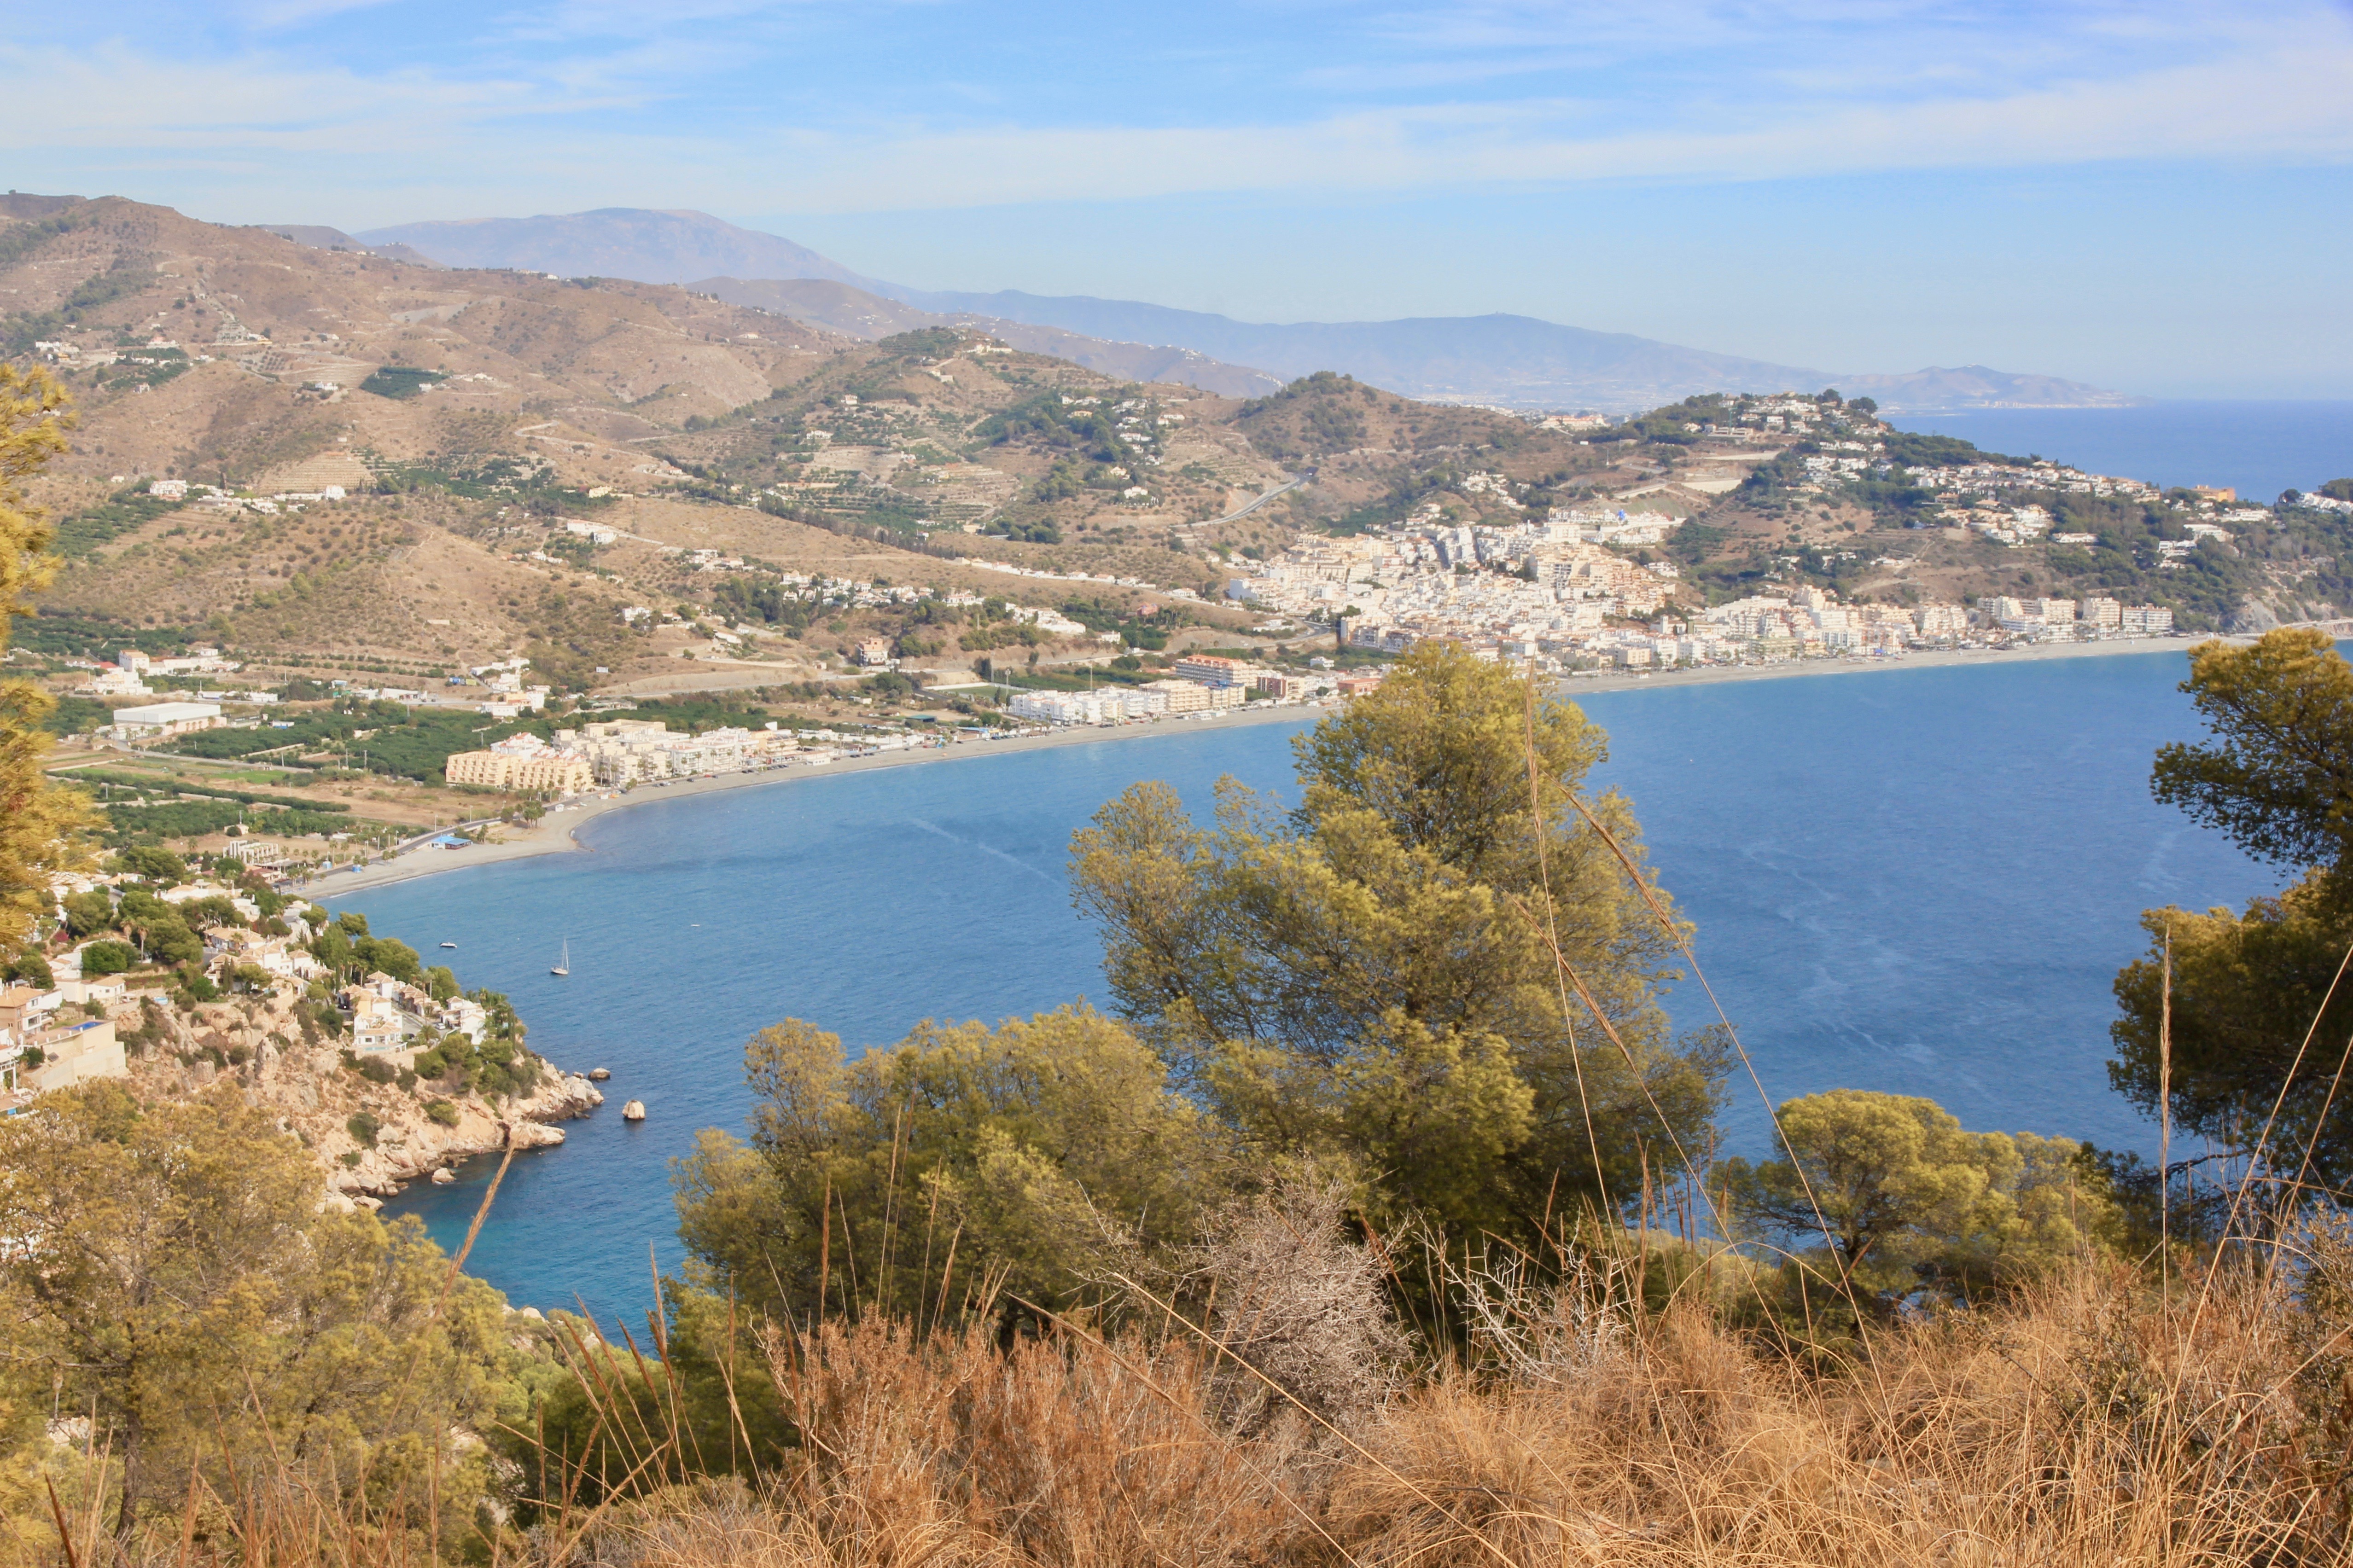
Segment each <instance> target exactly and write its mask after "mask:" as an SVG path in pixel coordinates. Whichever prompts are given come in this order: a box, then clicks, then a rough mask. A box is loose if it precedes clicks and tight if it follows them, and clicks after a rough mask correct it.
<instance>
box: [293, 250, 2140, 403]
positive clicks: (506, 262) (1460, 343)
mask: <svg viewBox="0 0 2353 1568" xmlns="http://www.w3.org/2000/svg"><path fill="white" fill-rule="evenodd" d="M276 232H278V233H280V234H284V235H286V236H287V237H289V238H297V239H301V240H302V242H303V243H305V244H312V245H317V244H322V243H325V242H323V241H322V240H320V239H314V238H311V235H312V234H314V233H315V234H321V235H328V236H332V237H334V239H335V240H337V241H341V242H343V244H347V245H353V246H359V247H366V248H369V249H374V250H377V251H381V252H385V253H386V254H397V253H401V252H406V253H407V255H406V258H420V259H421V258H431V259H433V260H435V261H438V262H440V263H443V264H445V265H448V266H451V267H519V268H530V269H532V270H534V271H542V272H554V273H558V274H561V275H563V276H565V277H588V276H596V277H607V278H627V279H633V280H636V281H638V282H645V283H681V284H689V285H690V286H691V287H692V288H694V289H698V290H700V291H702V292H704V293H709V294H715V295H717V296H718V297H719V298H721V299H723V300H728V301H730V302H731V303H735V304H744V305H758V306H760V307H761V308H763V309H766V310H776V311H778V312H779V313H781V314H785V315H789V316H793V317H795V318H796V319H798V320H803V321H810V322H812V323H813V324H816V325H818V326H825V327H829V328H832V329H833V330H834V331H842V332H848V333H850V334H852V335H855V336H858V337H863V338H869V339H872V338H880V337H883V336H887V335H889V334H890V333H891V332H894V331H908V330H910V329H912V328H913V327H919V326H928V325H935V324H940V323H943V322H955V323H960V324H968V325H973V326H976V327H980V328H982V329H983V330H986V331H991V332H992V333H994V334H995V335H997V336H998V337H1001V338H1003V339H1004V340H1005V341H1006V342H1008V343H1012V344H1013V345H1014V346H1016V347H1018V348H1022V349H1027V350H1033V351H1035V352H1038V353H1051V354H1056V355H1059V356H1061V357H1063V358H1066V359H1071V360H1074V361H1076V362H1077V363H1081V364H1085V365H1088V366H1090V367H1091V368H1093V369H1097V370H1101V371H1103V372H1105V373H1106V374H1120V375H1133V376H1134V377H1135V378H1136V379H1138V380H1151V379H1161V380H1172V381H1180V382H1186V383H1189V384H1193V385H1197V386H1200V387H1203V388H1205V389H1207V390H1211V391H1216V392H1221V393H1228V394H1251V393H1257V392H1262V391H1268V390H1271V389H1272V387H1273V386H1274V385H1276V384H1280V383H1281V382H1284V381H1289V380H1291V379H1293V378H1294V377H1297V376H1301V375H1305V374H1309V373H1311V372H1313V371H1318V370H1336V371H1344V372H1345V373H1347V374H1351V375H1354V376H1356V378H1357V379H1358V380H1361V381H1368V382H1371V383H1373V384H1376V385H1379V386H1383V387H1387V388H1388V389H1389V390H1391V391H1393V392H1398V393H1403V394H1405V395H1408V396H1409V397H1416V398H1422V399H1426V400H1436V401H1442V402H1455V403H1479V404H1489V405H1498V406H1503V407H1513V408H1560V409H1578V408H1596V409H1603V410H1608V411H1609V412H1613V413H1622V412H1628V411H1631V410H1634V409H1638V408H1646V407H1652V406H1656V405H1659V404H1662V403H1671V402H1672V401H1674V400H1675V399H1677V398H1680V397H1685V396H1689V395H1692V394H1694V393H1698V392H1715V391H1725V392H1775V391H1781V390H1785V389H1788V390H1805V391H1812V390H1818V389H1820V388H1821V387H1824V386H1836V387H1838V388H1839V389H1840V390H1841V392H1844V393H1846V394H1848V395H1851V396H1858V395H1869V396H1871V397H1873V398H1875V399H1877V400H1878V402H1879V404H1880V405H1882V406H1883V407H1884V408H1886V409H1888V410H1890V411H1891V412H1905V413H1926V412H1931V411H1938V412H1942V411H1950V410H1955V409H1965V408H2020V407H2093V406H2119V405H2129V404H2137V403H2142V402H2146V401H2147V399H2144V398H2138V397H2134V396H2131V395H2126V394H2124V393H2118V392H2109V391H2105V390H2103V389H2101V388H2099V387H2094V386H2086V385H2084V384H2081V383H2079V382H2072V381H2063V380H2061V379H2059V378H2058V377H2056V376H2048V375H2036V374H2018V373H2014V372H2009V371H1998V370H1992V369H1989V368H1987V367H1986V366H1983V365H1965V366H1962V367H1959V368H1957V369H1949V370H1947V369H1940V368H1931V369H1927V370H1921V371H1913V372H1910V373H1906V374H1868V373H1865V374H1856V373H1852V372H1845V373H1841V372H1831V371H1822V370H1814V369H1809V368H1806V367H1804V366H1800V365H1785V364H1774V363H1768V362H1766V361H1762V360H1752V359H1743V358H1740V357H1738V356H1736V355H1733V354H1720V353H1710V352H1708V351H1706V350H1704V349H1693V348H1684V347H1682V346H1680V345H1678V344H1674V343H1664V342H1657V341H1655V340H1653V339H1650V338H1640V337H1635V336H1632V335H1630V334H1629V333H1625V332H1598V331H1590V330H1588V329H1586V328H1583V327H1568V326H1561V325H1558V324H1556V323H1555V322H1551V321H1539V320H1537V319H1536V318H1535V317H1532V316H1509V315H1490V316H1430V317H1418V318H1410V319H1408V320H1404V321H1341V322H1324V321H1302V322H1293V323H1289V324H1272V323H1258V322H1250V321H1234V320H1232V319H1230V318H1229V317H1225V316H1218V315H1210V314H1208V313H1205V312H1202V311H1198V310H1173V309H1171V308H1169V307H1167V306H1164V305H1151V304H1145V303H1141V302H1138V301H1134V300H1097V299H1092V298H1089V297H1087V296H1083V295H1071V296H1042V295H1036V294H1025V293H1020V292H1018V291H1011V290H1008V291H1004V292H999V293H994V294H971V293H955V292H940V291H934V290H925V289H910V288H907V287H905V286H903V285H901V284H896V283H891V282H887V281H885V280H883V279H875V278H868V277H865V276H863V275H862V274H860V273H858V272H854V271H852V270H851V269H850V268H847V267H844V266H842V265H841V264H840V263H839V262H837V261H833V260H831V259H829V258H826V257H824V256H820V255H818V253H817V252H816V251H814V250H811V249H809V248H808V247H806V246H802V245H796V244H795V243H793V242H792V241H791V240H789V239H784V238H781V237H777V236H776V235H770V234H761V233H758V232H756V231H754V230H752V229H745V228H738V227H737V226H734V225H733V224H731V223H726V222H724V221H723V220H721V219H719V218H715V217H712V216H710V215H709V214H707V213H698V212H685V211H679V212H670V211H650V210H647V209H644V208H638V207H604V208H599V209H598V210H596V211H595V212H586V213H571V214H565V215H562V216H542V217H529V218H476V219H470V220H465V221H459V222H441V223H413V224H400V225H396V226H392V227H389V228H378V229H370V230H368V231H366V232H365V233H363V234H360V235H357V236H346V235H343V234H341V233H340V232H339V231H336V230H332V229H311V228H304V227H302V226H284V227H279V228H277V230H276ZM330 247H331V248H332V245H331V246H330ZM396 247H397V248H396ZM818 285H823V287H818Z"/></svg>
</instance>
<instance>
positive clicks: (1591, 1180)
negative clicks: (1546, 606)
mask: <svg viewBox="0 0 2353 1568" xmlns="http://www.w3.org/2000/svg"><path fill="white" fill-rule="evenodd" d="M1294 746H1295V748H1296V751H1297V753H1298V758H1299V776H1300V782H1301V784H1302V785H1303V798H1302V800H1301V803H1300V805H1299V806H1298V808H1297V809H1296V810H1294V811H1292V812H1290V813H1288V814H1284V813H1282V812H1280V811H1278V810H1277V809H1276V808H1275V807H1274V805H1272V804H1271V802H1270V801H1268V800H1267V799H1265V798H1264V797H1261V796H1260V795H1255V794H1253V793H1252V792H1250V791H1248V790H1246V789H1243V788H1242V787H1240V785H1238V784H1234V783H1232V782H1231V781H1224V782H1221V783H1220V784H1219V801H1218V817H1217V822H1216V825H1215V826H1201V825H1198V824H1197V823H1195V822H1194V821H1193V820H1192V819H1191V818H1190V817H1189V816H1187V814H1186V812H1185V810H1184V808H1183V806H1182V805H1181V803H1180V802H1179V801H1178V799H1177V796H1176V792H1175V791H1173V790H1171V789H1169V788H1168V787H1167V786H1166V785H1165V784H1138V785H1136V786H1134V788H1132V789H1130V790H1128V791H1127V792H1126V793H1125V794H1124V795H1121V796H1120V797H1119V798H1118V799H1117V800H1114V801H1113V802H1112V803H1111V804H1110V805H1107V806H1105V807H1104V808H1103V810H1102V811H1101V812H1100V813H1098V814H1097V816H1096V817H1095V819H1094V825H1093V826H1092V827H1090V828H1088V829H1086V830H1084V831H1082V832H1081V833H1080V834H1079V835H1078V836H1077V837H1076V839H1075V840H1074V844H1073V858H1072V875H1073V879H1074V882H1075V884H1076V888H1077V894H1076V897H1077V901H1078V904H1079V907H1080V908H1081V910H1082V911H1084V912H1085V913H1086V914H1088V915H1090V916H1092V918H1093V919H1094V920H1095V921H1097V922H1098V923H1099V924H1100V925H1101V926H1102V927H1103V933H1104V943H1105V960H1104V966H1105V969H1106V972H1107V973H1108V975H1109V978H1110V982H1111V987H1112V993H1113V995H1114V996H1115V997H1116V998H1117V999H1118V1004H1119V1009H1120V1011H1121V1013H1122V1014H1123V1015H1124V1016H1125V1017H1127V1018H1128V1019H1129V1020H1131V1021H1132V1022H1133V1023H1134V1025H1135V1026H1137V1028H1138V1029H1139V1030H1140V1031H1141V1032H1142V1034H1143V1036H1144V1037H1145V1039H1146V1040H1147V1041H1148V1042H1150V1043H1151V1045H1152V1046H1153V1047H1155V1049H1156V1050H1158V1051H1159V1052H1160V1054H1161V1055H1162V1057H1163V1058H1164V1059H1165V1060H1166V1061H1167V1063H1168V1064H1169V1067H1170V1068H1171V1070H1172V1072H1173V1073H1174V1075H1175V1077H1176V1080H1177V1081H1178V1082H1179V1083H1180V1084H1181V1085H1183V1086H1184V1087H1185V1088H1186V1089H1188V1090H1189V1091H1191V1092H1193V1093H1195V1094H1197V1095H1198V1096H1199V1097H1200V1098H1201V1100H1202V1101H1203V1103H1204V1104H1206V1105H1207V1106H1208V1108H1209V1109H1210V1110H1211V1111H1212V1112H1213V1113H1214V1114H1215V1115H1216V1116H1217V1117H1218V1118H1219V1121H1222V1122H1223V1123H1224V1124H1225V1125H1227V1126H1228V1127H1229V1128H1230V1129H1231V1130H1232V1131H1234V1133H1235V1134H1237V1135H1238V1136H1239V1137H1240V1139H1241V1141H1242V1142H1243V1145H1244V1147H1245V1148H1246V1149H1248V1150H1249V1151H1250V1152H1252V1153H1253V1154H1255V1155H1257V1156H1259V1157H1261V1158H1312V1159H1314V1160H1315V1161H1317V1162H1318V1163H1321V1164H1323V1165H1324V1166H1325V1167H1326V1168H1345V1169H1347V1170H1349V1171H1351V1172H1353V1173H1355V1174H1356V1177H1357V1178H1358V1179H1359V1181H1360V1183H1361V1184H1362V1185H1363V1189H1364V1201H1366V1202H1367V1203H1369V1204H1371V1205H1374V1206H1375V1207H1376V1208H1377V1209H1394V1208H1406V1207H1411V1208H1416V1209H1419V1210H1423V1211H1426V1212H1430V1213H1433V1214H1435V1215H1438V1216H1440V1217H1443V1218H1446V1219H1449V1220H1451V1221H1454V1222H1458V1225H1459V1227H1460V1228H1462V1229H1465V1230H1468V1229H1470V1228H1471V1227H1473V1226H1490V1227H1508V1226H1514V1225H1518V1226H1523V1227H1525V1226H1532V1225H1534V1224H1535V1223H1538V1222H1540V1220H1541V1217H1542V1215H1543V1214H1544V1213H1545V1211H1546V1209H1547V1207H1557V1205H1559V1203H1560V1202H1561V1201H1563V1200H1564V1199H1573V1198H1574V1197H1575V1196H1576V1195H1577V1194H1587V1195H1589V1196H1599V1195H1601V1194H1603V1193H1605V1192H1606V1194H1607V1195H1608V1197H1609V1201H1610V1202H1612V1203H1614V1204H1624V1203H1628V1202H1630V1201H1631V1200H1632V1199H1633V1197H1634V1195H1635V1194H1637V1193H1638V1192H1639V1190H1640V1187H1641V1169H1642V1166H1643V1163H1644V1162H1645V1160H1646V1159H1647V1160H1648V1161H1649V1163H1651V1164H1652V1165H1658V1164H1661V1163H1665V1164H1667V1165H1669V1166H1670V1167H1671V1168H1672V1165H1673V1164H1674V1163H1676V1161H1675V1154H1674V1152H1673V1150H1674V1147H1675V1145H1676V1143H1677V1142H1680V1143H1681V1145H1682V1146H1683V1148H1684V1149H1686V1150H1690V1151H1693V1152H1694V1153H1696V1151H1697V1146H1698V1145H1699V1144H1701V1143H1703V1142H1704V1132H1705V1129H1706V1127H1707V1125H1708V1122H1709V1121H1710V1119H1711V1117H1712V1116H1713V1114H1714V1110H1715V1086H1716V1082H1717V1080H1718V1078H1719V1077H1720V1072H1721V1065H1720V1063H1719V1061H1718V1060H1717V1059H1716V1054H1715V1051H1714V1049H1713V1048H1712V1047H1713V1040H1712V1039H1701V1040H1696V1041H1692V1042H1687V1043H1686V1044H1685V1045H1684V1046H1683V1047H1681V1048H1678V1047H1676V1046H1675V1045H1674V1044H1673V1043H1672V1041H1671V1040H1670V1038H1669V1036H1668V1032H1667V1023H1666V1018H1665V1016H1664V1014H1663V1013H1662V1010H1661V1008H1660V1005H1659V1001H1658V992H1659V987H1660V985H1661V984H1662V983H1663V982H1664V981H1665V980H1667V979H1668V978H1670V977H1671V976H1672V973H1673V972H1672V969H1671V967H1670V963H1671V960H1672V955H1673V952H1674V951H1675V947H1676V943H1677V942H1678V940H1679V938H1680V936H1681V933H1682V928H1681V927H1680V926H1678V927H1676V928H1674V929H1673V930H1672V931H1671V930H1669V929H1668V928H1667V926H1666V925H1665V924H1664V923H1662V918H1661V917H1662V915H1665V914H1666V913H1667V910H1668V906H1667V900H1666V896H1665V895H1664V893H1662V892H1661V891H1660V890H1659V889H1657V887H1656V885H1655V882H1654V880H1653V879H1652V878H1651V875H1650V874H1649V873H1648V872H1647V871H1646V870H1643V869H1642V863H1641V844H1640V840H1639V837H1637V829H1636V827H1635V824H1634V820H1633V815H1632V812H1631V811H1630V808H1629V806H1628V805H1627V803H1626V802H1625V801H1624V800H1623V799H1622V798H1620V797H1619V796H1617V795H1614V794H1611V795H1602V796H1599V798H1597V799H1595V800H1593V801H1591V802H1590V803H1588V804H1589V808H1590V810H1591V812H1592V814H1593V817H1594V819H1596V820H1598V822H1599V824H1600V825H1601V826H1602V827H1605V828H1606V829H1607V832H1608V835H1609V838H1608V839H1605V837H1604V836H1603V833H1602V831H1600V830H1599V829H1598V828H1597V827H1596V826H1594V824H1593V822H1590V821H1588V819H1587V818H1586V816H1584V815H1583V813H1581V812H1579V811H1578V810H1577V807H1576V805H1574V804H1573V802H1572V795H1574V794H1575V793H1576V792H1577V791H1578V790H1579V789H1580V788H1581V786H1582V784H1583V783H1584V781H1585V779H1586V776H1587V775H1588V773H1589V772H1590V770H1591V769H1592V768H1593V767H1594V765H1595V764H1596V763H1599V761H1600V760H1601V759H1602V756H1603V755H1604V751H1605V743H1604V739H1603V737H1602V734H1601V732H1600V731H1599V729H1597V728H1596V727H1595V726H1593V725H1592V724H1590V723H1588V721H1586V719H1585V717H1584V715H1583V714H1582V713H1580V712H1579V711H1578V710H1577V709H1576V708H1575V707H1574V706H1571V705H1569V704H1567V703H1564V702H1556V701H1552V700H1546V699H1543V698H1540V697H1539V696H1538V695H1537V694H1536V693H1535V691H1534V690H1532V689H1531V688H1530V686H1529V685H1528V684H1527V683H1526V682H1525V681H1523V680H1522V679H1518V678H1516V677H1515V676H1514V675H1513V674H1512V673H1511V672H1510V671H1509V670H1507V669H1504V668H1500V667H1498V666H1495V665H1493V664H1488V663H1485V662H1482V661H1481V660H1478V659H1475V658H1472V657H1470V656H1469V655H1468V654H1465V653H1463V652H1461V651H1460V650H1457V649H1454V648H1451V647H1447V646H1445V645H1441V644H1424V645H1422V646H1421V647H1417V648H1415V649H1414V650H1413V651H1412V652H1411V653H1409V655H1407V657H1406V658H1404V659H1402V660H1400V661H1399V662H1398V665H1397V667H1396V668H1395V669H1394V670H1393V671H1392V673H1391V674H1390V676H1389V678H1388V680H1387V681H1386V682H1385V683H1384V684H1383V686H1382V687H1381V689H1379V690H1378V691H1377V692H1376V693H1373V694H1370V695H1367V696H1364V697H1360V698H1357V699H1356V700H1355V701H1354V702H1352V703H1351V704H1350V705H1349V707H1348V708H1347V709H1345V710H1343V711H1342V712H1341V713H1339V714H1338V715H1335V717H1333V718H1330V719H1327V720H1325V721H1324V722H1323V723H1321V724H1319V725H1318V726H1317V727H1316V728H1315V730H1314V731H1313V732H1312V733H1310V734H1308V735H1305V736H1303V737H1302V738H1300V739H1299V740H1298V741H1297V742H1294ZM1532 752H1533V755H1532V754H1531V753H1532ZM1611 839H1614V841H1615V843H1616V845H1617V846H1618V849H1619V850H1622V851H1623V854H1624V856H1625V859H1624V860H1621V859H1620V856H1619V853H1618V852H1617V851H1613V849H1612V848H1611V847H1610V842H1609V840H1611ZM1629 865H1630V866H1631V867H1632V868H1634V869H1635V871H1636V873H1637V874H1638V875H1640V876H1641V885H1640V886H1639V887H1638V886H1637V885H1636V883H1635V881H1634V880H1633V879H1632V878H1630V876H1629V874H1628V867H1629ZM1652 900H1655V904H1656V909H1655V910H1654V909H1653V908H1652V907H1651V901H1652Z"/></svg>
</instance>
